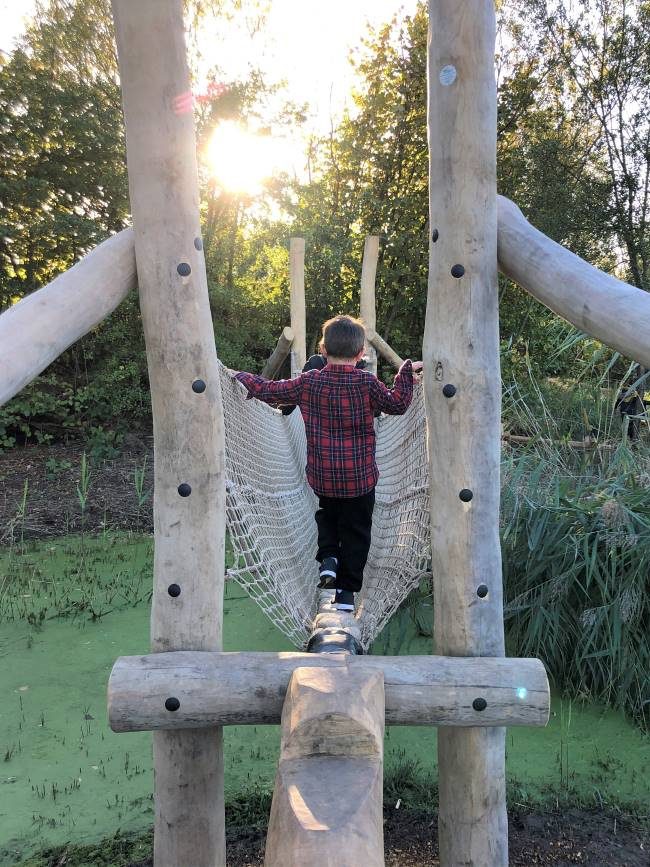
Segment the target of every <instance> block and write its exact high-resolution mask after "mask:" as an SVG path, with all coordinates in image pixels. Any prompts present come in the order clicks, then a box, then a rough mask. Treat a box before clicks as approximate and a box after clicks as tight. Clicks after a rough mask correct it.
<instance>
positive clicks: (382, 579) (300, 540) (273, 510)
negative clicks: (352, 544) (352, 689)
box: [220, 365, 430, 649]
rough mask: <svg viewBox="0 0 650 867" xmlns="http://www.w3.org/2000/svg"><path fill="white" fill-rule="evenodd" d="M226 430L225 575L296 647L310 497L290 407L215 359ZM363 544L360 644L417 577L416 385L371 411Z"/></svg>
mask: <svg viewBox="0 0 650 867" xmlns="http://www.w3.org/2000/svg"><path fill="white" fill-rule="evenodd" d="M220 374H221V392H222V397H223V409H224V418H225V433H226V520H227V524H228V530H229V534H230V541H231V544H232V549H233V556H234V561H233V565H232V566H231V567H230V569H229V570H228V574H229V575H230V576H231V577H232V578H234V579H235V580H236V581H237V582H238V583H239V584H240V585H241V586H242V587H243V588H244V589H245V590H246V592H247V593H248V594H249V595H250V596H251V597H252V598H253V599H254V600H255V602H257V604H258V605H259V606H260V608H262V610H263V611H265V612H266V614H267V616H268V617H269V618H270V619H271V620H272V621H273V623H275V624H276V625H277V626H278V627H279V628H280V629H281V630H282V632H284V634H285V635H286V636H287V637H288V638H289V640H290V641H291V642H292V643H293V644H294V645H295V646H296V647H304V646H305V644H306V642H307V639H308V638H309V635H310V633H311V626H312V621H313V619H314V617H315V614H316V611H317V608H318V596H319V592H318V590H317V584H318V563H317V562H316V560H315V559H314V558H315V554H316V540H317V534H316V523H315V521H314V513H315V511H316V508H317V504H318V501H317V498H316V496H315V495H314V493H313V492H312V490H311V488H310V487H309V485H308V484H307V480H306V478H305V463H306V441H305V429H304V425H303V421H302V415H301V413H300V410H295V411H294V412H293V413H291V415H288V416H283V415H282V414H281V413H280V411H279V410H276V409H273V408H272V407H270V406H268V405H267V404H264V403H262V402H261V401H258V400H247V399H246V390H245V388H244V387H243V385H241V383H239V382H238V381H237V380H234V379H233V378H232V377H231V376H230V374H229V373H228V371H227V369H226V368H225V367H223V366H222V365H220ZM375 425H376V433H377V463H378V466H379V471H380V479H379V483H378V485H377V490H376V501H375V511H374V515H373V526H372V543H371V547H370V553H369V556H368V563H367V565H366V569H365V572H364V580H363V589H362V591H361V593H360V594H359V595H358V596H357V620H358V625H359V627H360V629H361V643H362V645H363V646H364V649H367V647H368V645H369V644H370V642H371V641H372V640H373V639H374V637H375V636H376V635H378V633H379V632H380V631H381V629H382V628H383V627H384V625H385V624H386V622H387V621H388V620H389V618H390V617H391V615H392V614H393V612H394V611H395V610H396V609H397V608H398V607H399V605H400V604H401V603H402V601H403V600H404V599H405V598H406V596H407V595H408V594H409V592H410V591H411V590H412V589H413V588H414V587H415V586H417V585H418V583H419V581H420V579H421V577H422V576H423V574H424V573H425V571H426V569H427V566H428V563H429V557H430V547H429V488H428V469H427V448H426V418H425V412H424V396H423V391H422V386H421V385H419V384H415V386H414V393H413V401H412V403H411V406H410V407H409V409H408V410H407V412H406V413H405V414H404V415H402V416H381V417H380V418H378V419H376V421H375Z"/></svg>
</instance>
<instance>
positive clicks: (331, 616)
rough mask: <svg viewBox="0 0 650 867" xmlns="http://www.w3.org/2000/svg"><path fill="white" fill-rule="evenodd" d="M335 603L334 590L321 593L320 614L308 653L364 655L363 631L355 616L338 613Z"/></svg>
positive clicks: (349, 612) (315, 622)
mask: <svg viewBox="0 0 650 867" xmlns="http://www.w3.org/2000/svg"><path fill="white" fill-rule="evenodd" d="M333 602H334V590H321V591H320V595H319V599H318V614H317V615H316V617H315V618H314V623H313V625H312V633H311V635H310V636H309V640H308V642H307V652H308V653H340V652H345V653H353V654H355V655H358V656H360V655H362V654H363V647H362V645H361V629H360V628H359V624H358V622H357V620H356V618H355V616H354V614H353V613H352V612H351V611H337V610H336V609H335V608H334V607H333V605H332V603H333Z"/></svg>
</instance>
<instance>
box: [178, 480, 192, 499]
mask: <svg viewBox="0 0 650 867" xmlns="http://www.w3.org/2000/svg"><path fill="white" fill-rule="evenodd" d="M178 493H179V494H180V495H181V497H189V495H190V494H191V493H192V488H191V487H190V486H189V485H188V484H187V482H183V484H182V485H179V486H178Z"/></svg>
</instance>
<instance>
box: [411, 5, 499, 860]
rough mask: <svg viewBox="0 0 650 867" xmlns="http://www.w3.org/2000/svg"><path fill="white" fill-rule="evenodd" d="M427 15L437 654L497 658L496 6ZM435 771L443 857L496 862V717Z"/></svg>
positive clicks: (428, 386) (451, 749) (460, 735)
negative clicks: (437, 782)
mask: <svg viewBox="0 0 650 867" xmlns="http://www.w3.org/2000/svg"><path fill="white" fill-rule="evenodd" d="M429 22H430V24H429V27H430V39H429V53H428V80H429V88H428V93H429V107H428V121H429V159H430V171H429V181H430V182H429V202H430V206H429V216H430V231H431V236H430V243H429V290H428V300H427V312H426V323H425V337H424V351H423V360H424V365H425V366H424V371H425V373H424V387H425V395H426V407H427V421H428V429H429V437H428V443H429V467H430V485H431V548H432V552H433V561H432V571H433V576H434V618H435V624H434V636H435V645H436V650H437V652H438V653H441V654H444V655H450V656H475V657H480V656H500V655H502V654H503V652H504V640H503V605H502V577H501V552H500V547H499V494H500V491H499V455H500V430H501V418H500V404H501V378H500V372H499V333H498V319H499V317H498V303H497V298H498V295H497V212H496V117H497V111H496V84H495V77H494V43H495V12H494V4H493V2H492V0H466V2H464V3H459V2H458V0H430V2H429ZM480 588H485V593H483V591H482V590H480ZM479 590H480V592H479ZM438 773H439V795H440V807H439V840H440V863H441V865H444V867H452V865H469V864H472V865H476V867H478V865H485V867H488V865H489V867H504V865H506V864H507V863H508V833H507V816H506V801H505V729H499V728H491V729H461V728H455V729H451V728H444V729H441V730H440V731H439V732H438Z"/></svg>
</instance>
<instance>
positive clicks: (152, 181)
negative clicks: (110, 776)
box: [113, 0, 225, 867]
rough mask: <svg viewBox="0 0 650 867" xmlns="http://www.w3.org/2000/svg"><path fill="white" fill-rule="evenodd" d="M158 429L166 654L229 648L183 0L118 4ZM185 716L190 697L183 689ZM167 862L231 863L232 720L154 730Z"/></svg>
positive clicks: (157, 845) (158, 840)
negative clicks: (224, 727) (228, 777)
mask: <svg viewBox="0 0 650 867" xmlns="http://www.w3.org/2000/svg"><path fill="white" fill-rule="evenodd" d="M113 14H114V18H115V30H116V36H117V49H118V56H119V66H120V78H121V84H122V100H123V105H124V118H125V122H126V143H127V163H128V170H129V190H130V197H131V210H132V214H133V224H134V230H135V252H136V262H137V269H138V280H139V286H140V306H141V310H142V319H143V323H144V332H145V339H146V345H147V362H148V367H149V379H150V385H151V402H152V411H153V431H154V537H155V546H154V593H153V601H152V612H151V645H152V650H153V651H154V652H156V651H163V650H164V651H168V650H181V649H185V650H219V649H220V648H221V626H222V596H223V583H222V582H223V574H224V534H225V479H224V433H223V412H222V402H221V393H220V388H219V374H218V368H217V354H216V351H215V345H214V334H213V328H212V318H211V315H210V306H209V303H208V292H207V281H206V275H205V262H204V258H203V252H202V249H203V243H202V240H201V230H200V223H199V208H198V204H199V196H198V183H197V166H196V146H195V137H194V121H193V115H192V96H191V89H190V78H189V71H188V68H187V61H186V55H185V44H184V26H183V4H182V0H138V2H137V3H134V2H132V0H113ZM165 708H166V713H169V714H170V715H173V713H174V712H175V709H176V708H177V698H176V697H175V696H170V697H169V699H168V700H167V701H166V704H165ZM154 781H155V782H154V785H155V827H154V863H155V865H156V867H178V865H180V864H187V865H190V864H191V865H192V867H215V865H224V864H225V842H224V805H223V757H222V741H221V730H220V729H218V728H207V729H201V730H188V731H161V732H156V733H155V734H154Z"/></svg>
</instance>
